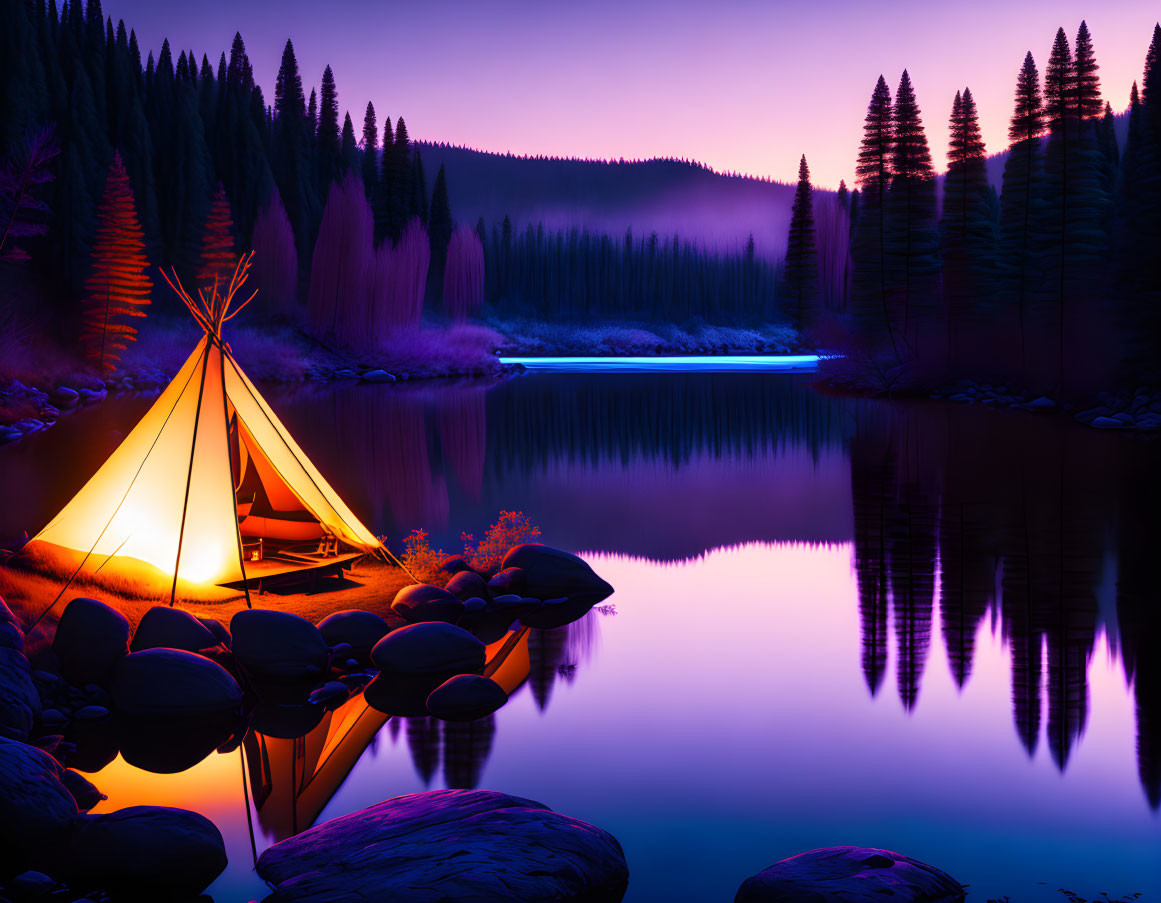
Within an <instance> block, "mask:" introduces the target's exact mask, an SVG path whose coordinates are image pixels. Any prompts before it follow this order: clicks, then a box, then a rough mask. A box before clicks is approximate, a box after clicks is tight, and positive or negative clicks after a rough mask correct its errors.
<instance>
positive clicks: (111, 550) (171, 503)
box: [26, 257, 382, 602]
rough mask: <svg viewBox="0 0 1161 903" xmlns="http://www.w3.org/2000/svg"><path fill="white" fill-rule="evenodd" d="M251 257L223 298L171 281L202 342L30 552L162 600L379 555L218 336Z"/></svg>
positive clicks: (371, 539) (230, 314)
mask: <svg viewBox="0 0 1161 903" xmlns="http://www.w3.org/2000/svg"><path fill="white" fill-rule="evenodd" d="M249 260H250V259H249V257H247V258H245V259H243V260H242V261H241V262H240V263H239V265H238V269H237V270H236V271H235V274H234V278H233V280H231V282H230V285H229V288H228V290H227V292H226V295H225V297H224V298H223V297H221V296H220V295H219V293H218V291H217V286H216V285H215V287H214V290H213V291H212V293H211V294H210V297H209V299H208V300H207V299H206V298H205V297H204V295H203V294H202V292H201V291H199V292H198V301H196V302H195V301H194V300H193V299H192V298H190V296H189V295H188V294H187V293H186V292H185V290H184V289H182V288H181V285H180V283H178V282H177V281H176V278H175V279H174V280H173V281H171V282H170V285H172V286H173V288H174V290H175V291H177V292H178V294H179V295H180V296H181V297H182V300H183V301H184V302H185V304H186V306H187V307H188V308H189V310H190V313H191V314H192V315H193V316H194V318H195V319H196V320H197V321H198V322H199V323H200V324H201V326H202V328H203V329H204V330H205V336H204V337H203V338H202V340H201V342H199V343H198V346H197V347H196V348H195V349H194V352H193V354H191V355H190V357H189V359H188V360H187V361H186V362H185V364H184V365H183V366H182V368H181V370H180V371H179V372H178V374H177V375H176V376H175V377H174V379H173V381H172V382H171V383H170V384H169V387H168V388H167V389H166V390H165V391H164V392H163V393H162V394H161V396H160V397H159V398H158V399H157V401H156V403H154V405H153V407H151V408H150V409H149V411H148V412H147V413H146V414H145V416H144V417H142V418H141V421H140V422H139V423H138V424H137V426H136V427H134V429H133V431H132V432H131V433H130V434H129V435H128V436H127V437H126V439H125V440H124V441H123V442H122V443H121V445H120V446H119V447H118V448H117V450H116V451H115V452H114V453H113V454H112V455H111V456H110V458H109V459H108V461H106V462H105V464H104V465H102V467H101V469H100V470H98V471H97V473H96V475H95V476H93V478H92V479H91V480H89V482H88V483H86V484H85V486H84V487H83V488H82V489H81V490H80V492H78V493H77V494H76V495H75V496H74V497H73V499H72V500H71V501H70V502H69V503H68V504H67V505H65V507H64V509H63V510H62V511H61V512H60V513H59V514H58V515H57V516H56V517H55V518H53V520H52V521H51V522H50V523H49V524H48V526H46V527H45V528H44V529H43V530H41V531H40V533H38V534H37V535H36V536H35V537H33V539H32V540H31V541H30V542H29V544H28V546H26V550H27V551H28V553H29V554H30V555H31V556H32V557H33V558H34V559H36V560H38V561H42V562H43V561H48V562H53V563H55V568H56V569H58V570H64V571H66V572H70V573H72V577H70V582H71V581H72V579H73V578H75V577H77V576H78V575H82V576H83V577H84V578H86V579H88V580H94V579H97V580H100V579H102V578H104V579H113V580H114V581H116V582H122V584H123V585H124V583H123V581H129V586H131V587H132V586H136V585H142V586H143V587H144V586H150V587H152V588H154V590H155V588H156V586H157V584H158V583H159V582H162V583H163V585H164V587H165V589H166V590H168V591H169V593H170V600H171V602H172V601H173V600H174V599H175V598H181V597H187V596H194V597H196V596H197V595H198V589H199V588H210V587H212V586H214V585H224V584H239V583H240V584H242V585H243V586H245V585H246V583H247V581H253V580H255V579H262V578H263V577H272V576H282V575H286V574H291V573H295V572H299V571H307V570H312V569H323V568H325V569H332V570H333V569H335V568H336V567H341V566H342V565H343V564H344V563H350V562H352V561H353V560H354V559H356V558H358V557H360V556H361V555H363V554H366V553H368V552H376V551H379V550H380V549H382V545H381V543H380V541H379V540H378V539H377V538H376V537H375V536H374V535H373V534H372V533H371V532H370V531H369V530H368V529H367V528H366V527H364V526H363V524H361V523H360V522H359V520H358V518H356V517H355V515H354V514H352V513H351V510H350V509H349V508H348V507H347V506H346V505H345V504H344V503H343V500H342V499H340V498H339V497H338V495H337V494H336V493H335V491H334V490H333V489H332V488H331V487H330V485H329V484H328V483H327V481H326V480H325V479H323V476H322V474H320V473H319V472H318V470H317V469H316V468H315V467H314V465H313V464H311V462H310V461H309V460H308V459H307V457H306V455H305V454H304V453H303V451H302V449H300V448H299V447H298V445H297V444H296V443H295V441H294V440H293V439H292V438H291V437H290V434H289V433H288V432H287V430H286V427H284V426H283V425H282V423H281V422H280V421H279V419H278V417H277V416H276V415H275V414H274V412H273V411H272V410H271V409H270V406H269V405H268V404H267V403H266V401H265V400H264V399H263V398H262V396H261V394H259V392H258V390H257V389H256V388H255V387H254V384H253V383H251V382H250V380H249V379H247V378H246V375H245V374H244V373H243V372H242V370H241V368H240V367H239V366H238V364H237V362H236V361H235V360H234V357H233V355H232V354H231V352H230V347H229V345H227V344H226V343H225V342H223V340H222V335H221V330H222V325H223V323H225V322H226V321H227V320H229V319H230V318H231V317H233V316H234V315H235V314H236V313H237V312H238V311H240V310H241V309H242V307H244V306H245V303H246V302H243V304H241V305H239V306H238V307H237V308H236V309H235V310H234V311H233V312H231V311H230V308H231V302H232V299H233V296H234V294H235V293H236V292H237V291H238V289H240V288H241V286H242V284H243V283H244V282H245V279H246V271H247V268H248V266H249ZM167 279H168V277H167ZM252 297H253V295H251V298H252ZM248 300H249V299H247V301H248ZM74 567H75V570H74Z"/></svg>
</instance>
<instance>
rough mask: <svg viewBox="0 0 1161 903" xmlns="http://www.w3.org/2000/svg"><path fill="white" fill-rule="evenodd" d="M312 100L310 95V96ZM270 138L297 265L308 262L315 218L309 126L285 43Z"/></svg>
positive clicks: (295, 63)
mask: <svg viewBox="0 0 1161 903" xmlns="http://www.w3.org/2000/svg"><path fill="white" fill-rule="evenodd" d="M312 96H313V92H312ZM274 98H275V107H274V113H275V116H274V134H273V136H272V141H271V157H272V160H271V164H272V168H273V170H274V180H275V182H276V183H277V185H278V193H279V195H280V196H281V198H282V202H283V204H284V205H285V206H286V214H287V216H288V217H289V218H290V225H291V227H292V228H293V229H294V239H295V242H296V243H297V245H298V260H299V263H300V265H302V264H304V262H305V260H308V259H309V258H310V255H309V254H308V253H306V249H309V248H310V247H311V237H312V235H313V230H314V224H315V222H316V220H317V216H318V196H317V194H316V193H315V190H314V186H315V180H314V173H313V171H312V169H311V142H312V139H313V126H312V125H311V123H310V121H309V117H308V114H307V112H306V109H305V108H304V106H303V96H302V77H301V75H300V74H299V71H298V60H297V58H296V57H295V54H294V45H293V44H292V43H291V42H290V41H289V40H288V41H287V42H286V46H285V47H284V48H283V51H282V63H281V65H280V67H279V70H278V79H277V81H276V82H275V90H274Z"/></svg>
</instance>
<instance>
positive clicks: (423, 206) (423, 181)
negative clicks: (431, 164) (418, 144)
mask: <svg viewBox="0 0 1161 903" xmlns="http://www.w3.org/2000/svg"><path fill="white" fill-rule="evenodd" d="M411 215H412V216H417V217H419V221H420V222H421V223H423V225H424V226H426V225H427V176H426V175H424V172H423V157H422V156H420V153H419V151H416V152H415V167H414V169H413V170H412V173H411Z"/></svg>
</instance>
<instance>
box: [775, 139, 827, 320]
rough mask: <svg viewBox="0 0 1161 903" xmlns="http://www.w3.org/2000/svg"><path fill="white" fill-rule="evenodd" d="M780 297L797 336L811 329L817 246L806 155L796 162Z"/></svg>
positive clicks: (814, 307)
mask: <svg viewBox="0 0 1161 903" xmlns="http://www.w3.org/2000/svg"><path fill="white" fill-rule="evenodd" d="M783 279H784V283H783V292H782V294H783V297H784V298H785V299H786V301H787V303H788V305H789V313H790V319H791V322H792V323H793V324H794V327H795V329H797V330H798V332H799V335H801V336H805V335H806V333H807V331H808V330H809V329H810V328H811V326H812V325H813V322H814V318H815V316H816V314H817V306H818V249H817V246H816V240H815V226H814V189H813V188H812V187H811V185H810V168H809V167H808V166H807V165H806V155H805V154H803V156H802V159H801V160H799V162H798V186H797V187H796V188H795V190H794V203H793V205H792V206H791V208H790V233H789V235H788V236H787V239H786V261H785V271H784V275H783Z"/></svg>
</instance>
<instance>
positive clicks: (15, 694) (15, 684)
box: [0, 646, 40, 740]
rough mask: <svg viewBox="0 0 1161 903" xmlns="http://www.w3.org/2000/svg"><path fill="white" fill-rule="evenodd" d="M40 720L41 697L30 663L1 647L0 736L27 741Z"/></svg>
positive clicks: (16, 650)
mask: <svg viewBox="0 0 1161 903" xmlns="http://www.w3.org/2000/svg"><path fill="white" fill-rule="evenodd" d="M38 717H40V694H39V693H38V692H37V690H36V684H34V683H33V682H32V674H31V672H30V671H29V668H28V659H26V658H25V657H24V655H23V654H22V653H21V652H20V650H18V649H13V648H11V647H9V646H0V736H4V737H7V738H9V739H10V740H27V739H28V735H29V733H31V731H32V725H33V722H34V721H35V720H36V719H37V718H38Z"/></svg>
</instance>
